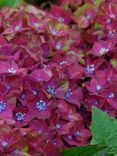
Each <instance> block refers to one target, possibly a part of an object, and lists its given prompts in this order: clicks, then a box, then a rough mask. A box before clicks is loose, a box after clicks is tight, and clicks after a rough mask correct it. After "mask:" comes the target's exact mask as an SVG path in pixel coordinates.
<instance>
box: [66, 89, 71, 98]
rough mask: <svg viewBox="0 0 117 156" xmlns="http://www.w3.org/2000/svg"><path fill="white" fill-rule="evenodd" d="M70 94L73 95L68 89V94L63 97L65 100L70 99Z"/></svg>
mask: <svg viewBox="0 0 117 156" xmlns="http://www.w3.org/2000/svg"><path fill="white" fill-rule="evenodd" d="M72 94H73V93H72V91H71V89H69V90H68V92H67V93H66V95H65V99H69V98H71V96H72Z"/></svg>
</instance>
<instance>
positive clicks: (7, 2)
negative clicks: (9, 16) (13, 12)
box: [0, 0, 23, 7]
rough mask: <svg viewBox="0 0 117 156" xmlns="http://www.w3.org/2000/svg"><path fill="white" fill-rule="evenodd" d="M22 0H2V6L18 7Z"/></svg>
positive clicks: (0, 3) (0, 4)
mask: <svg viewBox="0 0 117 156" xmlns="http://www.w3.org/2000/svg"><path fill="white" fill-rule="evenodd" d="M22 2H23V0H0V7H4V6H9V7H17V6H19V5H20V4H21V3H22Z"/></svg>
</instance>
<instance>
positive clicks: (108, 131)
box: [91, 107, 117, 154]
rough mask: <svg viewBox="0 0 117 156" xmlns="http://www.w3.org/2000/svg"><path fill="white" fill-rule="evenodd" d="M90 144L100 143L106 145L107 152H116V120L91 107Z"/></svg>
mask: <svg viewBox="0 0 117 156" xmlns="http://www.w3.org/2000/svg"><path fill="white" fill-rule="evenodd" d="M91 131H92V134H93V139H92V141H91V144H101V145H105V146H107V147H108V153H109V154H116V153H117V121H116V119H114V118H112V117H109V116H108V115H107V114H106V113H104V112H102V111H101V110H99V109H97V108H96V107H93V113H92V126H91Z"/></svg>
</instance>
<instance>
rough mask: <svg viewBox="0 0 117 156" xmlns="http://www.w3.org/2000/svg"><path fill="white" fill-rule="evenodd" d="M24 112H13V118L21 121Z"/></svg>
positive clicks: (23, 117)
mask: <svg viewBox="0 0 117 156" xmlns="http://www.w3.org/2000/svg"><path fill="white" fill-rule="evenodd" d="M25 116H26V114H25V113H22V112H17V113H16V114H15V118H16V120H17V121H23V120H24V119H25Z"/></svg>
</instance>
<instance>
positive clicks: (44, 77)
mask: <svg viewBox="0 0 117 156" xmlns="http://www.w3.org/2000/svg"><path fill="white" fill-rule="evenodd" d="M31 76H32V77H33V79H35V80H37V81H48V80H50V78H51V77H52V71H51V70H50V69H48V68H42V69H37V70H35V71H33V72H32V74H31Z"/></svg>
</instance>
